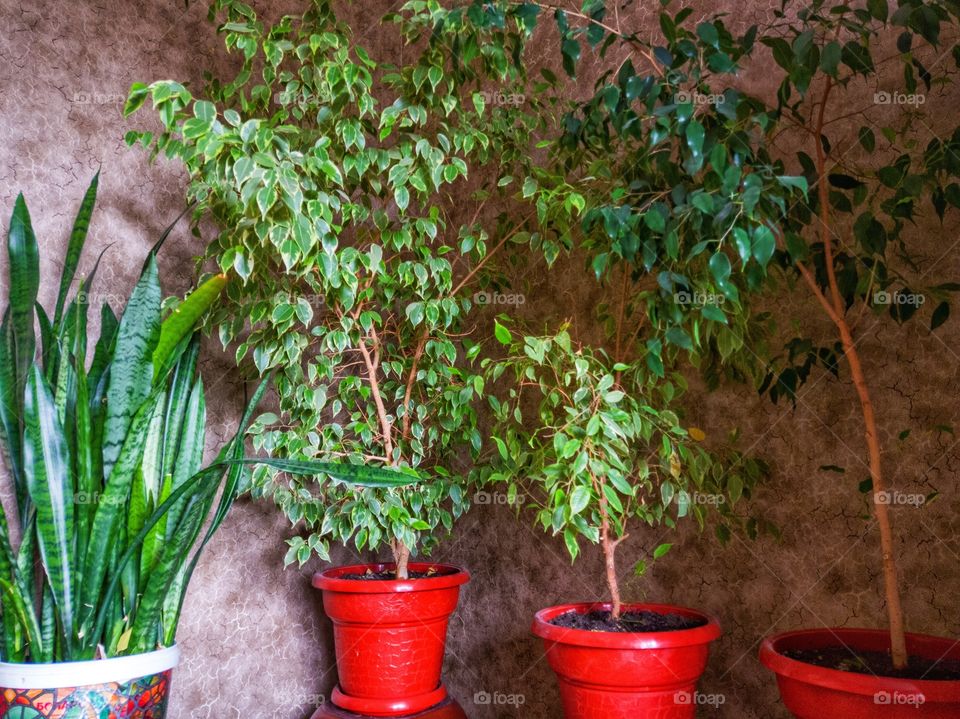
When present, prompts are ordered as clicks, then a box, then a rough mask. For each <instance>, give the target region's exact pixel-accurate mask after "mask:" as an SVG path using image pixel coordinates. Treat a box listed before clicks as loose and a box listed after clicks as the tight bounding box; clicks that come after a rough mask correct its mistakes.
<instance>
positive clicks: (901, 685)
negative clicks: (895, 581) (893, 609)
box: [760, 627, 960, 702]
mask: <svg viewBox="0 0 960 719" xmlns="http://www.w3.org/2000/svg"><path fill="white" fill-rule="evenodd" d="M906 636H907V649H908V650H909V651H910V652H911V653H914V654H921V656H922V655H925V654H926V652H923V651H922V649H924V648H928V649H930V650H932V651H930V653H931V654H934V655H936V656H938V657H942V656H945V655H946V654H947V653H948V652H950V650H951V649H953V648H954V647H957V646H960V640H954V639H947V638H945V637H934V636H930V635H928V634H907V635H906ZM819 637H822V638H823V641H822V642H817V644H821V646H825V647H826V646H836V645H837V644H838V640H839V642H840V643H842V644H845V645H850V646H853V647H856V646H858V644H859V642H858V641H857V639H858V638H865V637H869V638H871V639H877V640H879V641H880V642H882V641H883V640H886V645H887V646H888V647H889V644H890V642H889V633H888V632H887V631H886V630H883V629H859V628H848V627H844V628H824V629H796V630H793V631H789V632H782V633H780V634H775V635H773V636H770V637H766V638H765V639H764V640H763V642H762V643H761V645H760V661H761V663H762V664H763V665H764V666H765V667H767V668H768V669H770V670H771V671H773V672H775V673H776V674H779V675H782V676H785V677H788V678H790V679H795V680H797V681H802V682H806V683H808V684H814V685H816V686H821V687H826V688H829V689H837V690H839V691H844V692H848V693H850V694H863V695H874V694H876V693H877V692H881V691H887V692H889V691H896V692H903V693H913V694H918V693H922V694H923V695H924V697H925V698H926V701H928V702H929V701H960V680H958V681H950V680H938V679H899V678H897V677H880V676H873V675H870V674H859V673H857V672H844V671H841V670H839V669H829V668H827V667H819V666H817V665H815V664H807V663H806V662H801V661H798V660H796V659H791V658H790V657H787V656H784V655H783V654H782V653H781V652H782V651H783V650H785V649H790V648H792V647H791V644H801V645H802V646H803V647H809V646H810V643H809V642H806V641H802V640H805V639H810V638H819ZM798 640H800V641H799V642H798ZM861 646H862V645H861ZM862 648H864V649H867V648H866V647H862ZM868 650H869V649H868ZM958 654H960V652H958Z"/></svg>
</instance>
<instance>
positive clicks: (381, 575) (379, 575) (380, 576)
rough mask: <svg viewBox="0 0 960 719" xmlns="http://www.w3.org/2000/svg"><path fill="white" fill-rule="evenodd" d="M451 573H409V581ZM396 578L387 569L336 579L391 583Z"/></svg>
mask: <svg viewBox="0 0 960 719" xmlns="http://www.w3.org/2000/svg"><path fill="white" fill-rule="evenodd" d="M450 573H451V572H438V571H436V570H435V569H431V570H429V571H427V572H409V575H410V579H429V578H430V577H442V576H443V575H445V574H450ZM396 578H397V573H396V572H394V571H393V570H392V569H388V570H386V571H383V572H371V571H366V572H363V573H362V574H341V575H340V576H339V577H337V579H359V580H368V581H370V580H380V581H385V580H390V581H393V580H395V579H396Z"/></svg>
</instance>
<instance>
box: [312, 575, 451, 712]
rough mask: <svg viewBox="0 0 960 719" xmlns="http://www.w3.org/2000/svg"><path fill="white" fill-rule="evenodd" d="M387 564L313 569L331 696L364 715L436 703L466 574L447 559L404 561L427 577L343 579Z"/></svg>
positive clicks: (443, 695) (442, 691) (443, 694)
mask: <svg viewBox="0 0 960 719" xmlns="http://www.w3.org/2000/svg"><path fill="white" fill-rule="evenodd" d="M393 568H394V567H393V565H387V564H361V565H353V566H347V567H335V568H333V569H328V570H326V571H324V572H320V573H319V574H316V575H315V576H314V578H313V585H314V586H315V587H317V588H318V589H320V590H322V591H323V608H324V611H325V612H326V613H327V616H328V617H330V619H331V621H332V622H333V639H334V644H335V647H336V657H337V672H338V673H339V677H340V684H339V686H338V687H337V688H336V689H335V690H334V692H333V696H332V701H333V703H334V704H335V705H337V706H338V707H340V708H342V709H346V710H348V711H351V712H356V713H358V714H365V715H369V716H402V715H405V714H415V713H416V712H419V711H423V710H425V709H428V708H430V707H433V706H435V705H437V704H439V703H440V702H442V701H443V700H444V699H445V698H446V696H447V692H446V689H445V688H444V686H443V684H441V682H440V673H441V669H442V667H443V655H444V649H445V645H446V638H447V623H448V621H449V618H450V615H451V614H452V613H453V611H454V610H455V609H456V607H457V601H458V599H459V596H460V587H461V586H462V585H463V584H465V583H466V582H467V581H468V580H469V579H470V575H469V573H467V572H466V571H465V570H463V569H460V568H458V567H454V566H451V565H446V564H429V563H416V562H412V563H411V564H410V567H409V568H410V572H411V573H413V572H417V573H420V572H430V571H432V572H433V573H434V574H433V576H429V577H424V578H422V579H406V580H396V579H390V580H363V579H344V578H343V577H344V575H349V574H363V573H365V572H367V571H368V570H369V571H371V572H383V571H392V570H393Z"/></svg>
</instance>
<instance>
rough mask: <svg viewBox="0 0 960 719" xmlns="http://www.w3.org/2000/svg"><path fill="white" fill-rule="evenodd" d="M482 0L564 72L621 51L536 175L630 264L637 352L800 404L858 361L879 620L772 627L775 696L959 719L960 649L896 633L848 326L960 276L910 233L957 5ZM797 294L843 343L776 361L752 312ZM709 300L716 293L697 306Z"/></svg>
mask: <svg viewBox="0 0 960 719" xmlns="http://www.w3.org/2000/svg"><path fill="white" fill-rule="evenodd" d="M479 4H480V3H473V4H472V6H471V7H474V6H477V5H479ZM531 6H532V7H531ZM494 7H495V8H496V9H497V10H498V11H499V12H501V13H505V14H509V13H513V14H514V15H517V14H521V13H525V14H526V16H527V17H529V18H533V22H537V19H538V18H539V17H541V15H540V11H542V10H543V9H550V10H553V11H554V12H553V15H552V17H553V19H554V21H555V23H556V28H557V30H558V32H559V33H560V37H561V40H562V42H561V44H560V50H561V55H562V58H563V62H564V67H565V69H566V70H567V72H568V74H570V75H574V73H575V72H576V69H577V66H578V61H579V59H580V57H581V54H582V53H583V52H584V50H585V48H587V47H589V48H595V49H596V50H597V55H599V56H600V60H601V62H602V61H603V59H604V58H606V57H619V56H617V55H615V54H614V53H612V52H610V48H611V47H613V46H616V47H622V48H624V49H627V50H629V51H630V59H629V60H627V61H622V62H620V61H618V64H616V65H610V66H607V67H604V68H603V71H601V72H600V73H599V74H598V80H597V83H596V85H595V88H594V93H593V95H592V96H591V97H589V98H588V99H587V100H585V101H583V102H580V103H575V106H574V107H572V108H571V111H570V113H569V114H568V116H567V117H566V119H565V123H564V126H563V128H562V131H561V133H560V136H559V137H558V138H557V140H556V147H557V150H558V151H557V153H556V157H557V158H558V159H559V160H560V162H558V163H556V165H554V166H553V167H552V168H551V169H552V172H541V173H539V174H538V175H537V176H535V177H533V178H532V180H533V182H532V183H531V193H530V194H531V196H532V197H534V198H535V199H536V200H537V201H538V202H541V201H543V200H544V199H545V198H549V197H550V196H551V195H552V194H553V193H554V192H555V189H556V187H557V186H559V184H558V183H559V182H564V183H570V184H573V186H574V187H575V188H576V189H577V190H581V191H582V194H583V197H584V198H585V205H586V207H587V211H586V212H585V220H584V223H583V224H584V228H583V229H584V232H585V233H589V232H590V230H591V229H592V230H593V233H594V234H593V235H592V237H591V236H590V235H589V234H588V236H587V242H589V243H590V245H591V246H592V248H593V250H594V252H593V256H592V259H593V261H594V263H595V265H594V267H595V269H596V271H597V273H598V276H601V277H606V276H609V270H610V267H611V263H612V264H613V266H616V265H619V264H621V263H620V258H621V257H624V256H625V257H627V258H630V259H633V260H634V263H635V264H634V266H635V267H637V268H640V267H642V268H643V271H634V272H632V273H630V274H628V273H624V274H623V283H624V284H623V287H624V292H625V293H629V294H630V295H633V296H636V297H637V304H638V305H639V306H641V307H645V308H646V310H647V319H648V320H649V321H650V323H651V325H653V326H654V327H657V328H661V329H663V330H664V332H663V333H662V338H663V339H664V340H665V341H664V342H663V343H662V344H660V343H657V340H659V339H660V336H657V337H655V338H652V341H651V342H649V343H648V345H647V347H646V350H647V357H648V360H649V362H650V363H652V365H653V366H656V365H658V364H659V355H660V351H661V349H662V348H664V347H667V346H669V345H671V344H673V345H679V346H685V347H692V348H693V349H694V350H695V351H696V352H697V354H698V355H700V358H699V359H700V361H701V366H702V368H703V369H704V370H705V371H706V376H707V378H708V379H710V380H711V381H716V380H718V379H719V377H720V376H721V374H722V373H727V374H730V375H733V376H736V377H738V378H740V379H753V378H757V385H758V387H759V389H760V392H761V393H762V394H768V395H769V396H770V397H771V398H772V399H773V400H774V401H776V400H777V399H779V398H786V399H788V400H794V399H795V398H796V393H797V390H798V388H799V387H800V386H801V385H802V384H803V383H804V382H805V381H806V380H807V379H808V378H809V377H811V376H814V370H815V369H816V368H820V369H823V370H826V371H828V372H831V373H832V374H834V375H837V376H840V372H841V370H842V369H843V368H844V367H847V368H849V371H850V377H851V380H852V383H853V385H854V391H855V394H856V397H857V400H856V401H857V404H858V406H859V409H860V412H861V415H862V418H863V427H864V436H865V440H866V449H867V452H866V461H865V463H864V464H865V465H866V466H867V467H868V468H869V477H868V479H867V480H866V481H864V482H862V483H861V485H860V487H861V490H862V491H864V492H865V493H868V494H869V495H870V496H871V498H872V502H871V504H872V508H873V514H874V517H875V519H876V522H877V527H878V529H879V540H880V554H881V556H882V567H883V577H884V600H885V604H886V611H887V615H888V616H887V623H888V628H887V630H885V631H883V630H870V629H852V628H825V629H822V630H808V631H799V632H789V633H787V634H783V635H778V636H776V637H771V638H769V640H768V641H766V642H764V644H763V646H762V647H761V659H762V661H763V662H764V663H765V664H766V665H767V666H768V667H770V668H771V669H773V670H774V671H775V672H776V673H777V675H778V682H779V685H780V688H781V692H782V695H783V699H784V702H785V703H786V705H787V707H788V708H789V709H790V710H791V711H792V712H793V713H794V714H795V715H796V716H798V717H814V716H816V717H829V718H832V717H851V716H853V717H900V716H930V717H939V716H954V715H957V713H958V711H960V709H958V707H957V701H958V698H960V673H957V671H956V670H957V665H956V663H955V660H956V659H957V658H960V654H958V645H957V643H956V642H955V641H954V640H952V639H947V638H938V637H933V636H927V635H911V634H908V633H906V631H905V627H904V619H903V612H902V609H901V599H900V589H899V580H898V576H897V566H896V551H895V544H894V533H893V529H892V526H891V507H892V506H895V505H896V502H895V497H896V496H897V493H896V492H895V491H891V487H890V484H889V482H888V478H887V477H886V476H885V474H884V469H883V464H884V461H883V452H882V447H881V445H880V442H881V440H880V437H881V435H880V431H879V427H878V422H877V417H876V410H875V408H874V404H873V400H872V396H871V392H870V384H869V382H868V378H867V373H866V371H865V370H864V368H863V363H862V362H861V359H860V348H861V340H865V339H866V330H865V329H864V327H863V325H862V324H861V326H860V327H859V328H858V326H857V325H858V320H864V321H865V320H866V319H868V318H870V317H871V314H872V315H873V316H875V317H878V318H879V317H880V316H882V315H887V316H889V317H890V318H891V319H893V320H894V321H896V322H905V321H907V320H910V319H911V318H914V317H922V316H925V313H924V312H921V311H920V310H921V308H922V307H923V306H924V305H926V306H928V307H930V308H931V310H932V313H931V314H930V315H929V319H930V328H931V331H933V330H935V329H936V328H937V327H938V326H940V325H941V324H943V323H944V322H945V321H946V320H947V319H948V317H949V315H950V307H951V304H950V300H951V293H952V292H954V291H956V289H957V288H958V286H957V284H956V283H954V282H950V281H941V282H939V283H935V282H931V281H930V279H928V277H929V275H930V274H932V271H933V268H932V267H929V268H925V269H919V268H921V267H923V259H922V254H923V253H922V247H923V243H924V241H925V238H924V237H922V236H919V234H918V232H917V231H916V230H915V229H914V227H913V224H914V222H915V221H916V220H917V219H918V218H919V217H920V214H921V212H923V211H924V210H926V211H927V212H929V209H932V210H933V211H934V213H935V214H936V215H937V216H938V217H939V218H940V220H941V221H942V220H943V218H944V217H945V215H946V213H947V212H948V211H950V212H952V209H951V208H956V207H958V206H960V190H958V187H960V185H958V182H957V177H958V171H960V167H958V164H957V160H956V158H957V147H958V144H957V143H958V133H957V130H956V128H955V124H950V125H949V126H948V127H947V129H946V130H945V131H943V132H940V133H938V134H935V135H933V136H932V137H931V135H932V132H929V128H930V127H938V126H939V125H935V124H934V120H933V116H932V113H933V111H932V110H931V109H929V106H928V105H926V103H925V100H926V95H925V93H924V91H926V92H927V93H929V92H930V90H931V88H933V87H935V86H936V87H940V86H944V87H951V86H953V80H952V78H951V77H950V76H949V75H948V74H940V73H939V72H938V70H937V67H938V62H939V60H941V59H942V58H943V57H944V53H943V49H944V48H943V43H944V41H943V37H944V36H945V35H946V34H947V32H948V31H949V30H951V29H955V28H956V26H957V23H958V19H960V18H958V8H957V7H956V5H955V4H952V3H944V2H936V1H934V2H913V1H910V2H902V3H899V4H898V6H897V7H893V6H892V4H890V3H888V2H886V0H870V1H869V2H867V3H866V4H865V6H863V5H860V4H842V3H830V2H820V1H816V2H810V3H805V2H789V1H788V2H783V3H782V4H781V8H780V9H779V10H775V11H774V17H773V19H772V21H771V22H770V23H769V24H767V25H763V26H753V27H750V28H749V29H748V30H747V31H746V32H745V33H744V34H743V35H735V34H733V33H732V32H731V30H730V28H729V27H728V26H727V24H725V22H724V18H723V17H721V16H713V17H706V18H702V19H701V20H700V21H699V22H697V23H696V24H695V25H694V24H693V23H691V22H690V18H691V15H692V9H691V8H684V9H682V10H679V11H678V12H672V11H670V10H669V9H668V8H664V9H663V10H662V11H661V12H660V14H659V17H658V21H659V22H658V24H659V33H656V34H655V36H654V37H653V38H652V39H651V38H650V36H649V33H648V32H647V31H646V30H645V31H643V32H639V31H638V30H637V29H636V28H634V27H632V26H631V22H630V19H629V18H628V17H627V16H626V15H625V14H623V13H621V12H619V11H618V10H617V9H614V8H612V7H608V4H607V3H604V2H596V3H589V4H587V5H585V6H584V7H583V8H582V9H581V10H569V9H566V8H561V7H559V6H558V5H557V6H554V5H553V4H552V3H521V2H503V3H496V4H494ZM454 13H455V11H451V12H450V13H448V14H447V15H446V16H445V17H444V20H445V21H446V22H444V23H443V24H440V23H438V22H437V19H436V18H435V17H433V18H431V19H432V21H433V23H434V25H437V26H442V27H444V28H445V29H447V30H448V31H449V33H454V32H456V33H459V34H461V35H470V34H471V33H476V32H477V29H476V28H477V27H481V28H482V27H485V26H486V25H489V23H490V22H491V21H490V20H489V18H490V15H491V13H486V14H483V13H475V12H474V13H471V12H464V13H462V14H456V15H455V14H454ZM423 14H424V15H425V14H427V13H426V12H424V13H423ZM451 25H452V26H453V29H450V28H451ZM443 40H444V42H448V41H449V35H448V36H447V37H445V38H443ZM437 44H438V46H439V44H440V42H439V38H438V42H437ZM881 48H882V49H881ZM954 60H956V58H954ZM748 68H754V69H758V70H759V71H761V72H764V73H766V74H768V75H770V74H771V73H776V75H775V77H776V79H777V80H779V86H778V88H777V92H776V96H775V97H764V96H760V95H759V94H754V93H750V92H748V91H747V90H746V88H745V87H744V83H743V81H742V80H741V79H740V78H738V77H737V76H738V73H740V72H741V71H743V70H746V69H748ZM944 72H945V71H944ZM864 88H868V89H866V90H864ZM886 88H893V89H892V90H888V89H886ZM943 120H944V118H943V116H942V115H939V116H937V121H938V122H939V121H943ZM877 128H879V131H878V130H877ZM788 139H789V140H790V141H792V142H793V143H795V144H793V145H787V144H785V141H786V140H788ZM788 167H789V168H793V169H788ZM810 188H814V190H815V191H812V192H811V191H810ZM560 209H561V210H562V208H560ZM546 215H547V216H550V213H549V211H548V212H546ZM591 223H592V224H591ZM600 230H602V233H601V232H600ZM936 254H937V255H938V256H939V255H940V253H939V252H937V253H936ZM697 258H699V260H698V259H697ZM940 259H941V260H942V259H943V258H942V257H940ZM945 279H950V278H945ZM798 287H799V288H804V289H803V290H802V291H804V292H809V293H810V294H809V295H808V297H812V298H813V300H814V303H815V305H816V307H818V308H819V309H820V310H822V315H823V317H825V318H826V320H827V321H828V322H829V323H830V325H831V326H832V328H833V330H834V336H833V337H830V338H829V339H827V338H824V337H823V336H822V335H820V334H819V332H818V330H817V329H814V328H813V327H811V328H810V329H809V330H807V329H805V328H804V325H803V323H802V322H801V323H800V326H801V328H803V329H801V332H802V334H801V336H799V337H792V336H791V337H789V338H788V340H789V341H788V342H787V343H786V345H785V347H784V350H783V352H780V353H778V352H777V351H776V350H774V349H772V347H774V346H775V345H774V344H773V343H774V340H775V339H778V336H777V334H775V333H771V332H770V331H769V330H770V322H769V320H771V319H772V317H771V313H767V312H755V313H751V312H750V308H751V306H754V307H757V306H763V303H770V302H771V299H773V301H774V302H776V301H777V300H778V299H779V298H782V296H784V295H777V294H775V293H776V292H782V293H789V292H792V291H793V290H794V289H795V288H798ZM771 289H773V290H774V293H771V292H770V290H771ZM717 296H719V297H723V298H724V301H723V302H711V301H709V298H710V297H717ZM786 296H789V295H786ZM698 298H708V301H703V300H702V299H698ZM678 300H680V301H678ZM748 300H750V301H748ZM767 306H770V305H769V304H768V305H767ZM782 308H783V307H782V303H781V309H782ZM611 314H612V315H613V320H612V321H613V322H614V323H616V315H615V314H614V313H611ZM790 320H791V321H796V320H795V318H793V317H791V318H790ZM818 327H819V326H818ZM691 329H692V330H693V331H690V330H691ZM934 676H936V679H932V678H931V677H934Z"/></svg>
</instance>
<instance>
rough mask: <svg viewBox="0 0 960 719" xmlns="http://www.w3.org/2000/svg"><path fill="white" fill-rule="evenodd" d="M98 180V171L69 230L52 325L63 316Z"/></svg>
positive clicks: (91, 210) (57, 322)
mask: <svg viewBox="0 0 960 719" xmlns="http://www.w3.org/2000/svg"><path fill="white" fill-rule="evenodd" d="M99 182H100V173H99V172H98V173H97V174H96V175H94V176H93V180H91V181H90V186H89V187H87V191H86V192H85V193H84V195H83V201H82V202H81V203H80V209H79V211H78V212H77V217H76V219H74V221H73V229H72V230H71V231H70V240H69V242H68V243H67V252H66V254H65V255H64V258H63V272H62V273H61V275H60V290H59V292H58V293H57V305H56V308H55V309H54V312H53V326H54V328H57V327H59V326H60V318H61V317H62V316H63V307H64V304H65V303H66V300H67V292H68V291H69V290H70V285H71V284H72V283H73V278H74V275H76V272H77V265H78V264H79V262H80V255H81V253H82V252H83V246H84V243H85V242H86V239H87V230H88V229H89V227H90V217H91V216H92V214H93V208H94V205H95V204H96V202H97V186H98V185H99Z"/></svg>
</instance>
